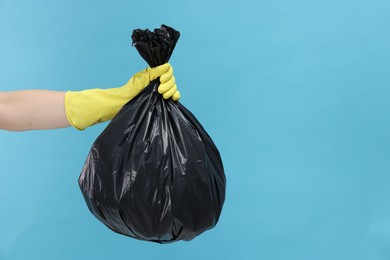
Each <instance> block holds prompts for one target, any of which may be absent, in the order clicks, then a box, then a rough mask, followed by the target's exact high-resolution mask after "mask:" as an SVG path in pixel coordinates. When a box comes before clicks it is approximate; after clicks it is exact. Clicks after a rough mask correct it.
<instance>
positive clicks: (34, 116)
mask: <svg viewBox="0 0 390 260" xmlns="http://www.w3.org/2000/svg"><path fill="white" fill-rule="evenodd" d="M64 98H65V92H58V91H48V90H22V91H14V92H0V129H4V130H9V131H25V130H37V129H53V128H62V127H68V126H70V123H69V121H68V119H67V118H66V114H65V107H64Z"/></svg>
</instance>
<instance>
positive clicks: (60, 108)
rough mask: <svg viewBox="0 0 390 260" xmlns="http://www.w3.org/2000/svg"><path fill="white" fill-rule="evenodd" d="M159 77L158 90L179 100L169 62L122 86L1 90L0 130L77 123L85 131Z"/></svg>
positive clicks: (143, 71) (53, 126)
mask: <svg viewBox="0 0 390 260" xmlns="http://www.w3.org/2000/svg"><path fill="white" fill-rule="evenodd" d="M157 78H159V79H160V86H159V88H158V92H159V93H160V94H162V95H163V98H165V99H169V98H171V99H172V100H174V101H178V100H179V98H180V92H179V91H178V90H177V86H176V81H175V77H174V76H173V69H172V67H171V65H170V64H168V63H166V64H163V65H161V66H157V67H154V68H147V69H145V70H142V71H140V72H138V73H136V74H135V75H134V76H133V77H131V78H130V80H129V81H128V82H127V83H126V84H125V85H123V86H122V87H119V88H111V89H89V90H84V91H77V92H72V91H68V92H59V91H48V90H22V91H14V92H0V129H4V130H9V131H25V130H39V129H53V128H63V127H68V126H73V127H74V128H76V129H79V130H83V129H85V128H87V127H89V126H91V125H94V124H97V123H101V122H105V121H107V120H110V119H112V118H113V117H114V116H115V115H116V113H118V111H119V110H120V109H121V107H122V106H123V105H124V104H126V103H127V102H128V101H129V100H131V99H132V98H134V97H135V96H136V95H137V94H138V93H139V92H140V91H141V90H142V89H143V88H145V87H146V86H147V85H149V83H150V82H151V81H152V80H155V79H157Z"/></svg>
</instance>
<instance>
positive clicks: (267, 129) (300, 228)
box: [0, 0, 390, 260]
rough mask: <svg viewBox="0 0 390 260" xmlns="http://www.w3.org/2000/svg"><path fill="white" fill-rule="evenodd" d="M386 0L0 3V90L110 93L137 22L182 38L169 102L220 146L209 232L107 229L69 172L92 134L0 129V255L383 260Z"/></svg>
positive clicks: (388, 248) (389, 240)
mask: <svg viewBox="0 0 390 260" xmlns="http://www.w3.org/2000/svg"><path fill="white" fill-rule="evenodd" d="M389 13H390V2H389V1H385V0H354V1H352V0H341V1H340V0H319V1H309V0H297V1H281V0H249V1H211V0H197V1H179V0H167V1H156V0H148V1H92V0H90V1H74V0H73V1H61V2H60V1H49V0H46V1H45V0H37V1H27V0H18V1H16V0H6V1H1V0H0V91H11V90H19V89H51V90H62V91H65V90H79V89H80V90H81V89H87V88H95V87H99V88H109V87H117V86H120V85H121V84H123V83H125V82H126V81H127V79H128V78H129V77H131V75H132V74H134V73H135V72H137V71H139V70H141V69H143V68H144V67H146V63H145V62H144V61H143V60H142V59H141V57H140V56H139V55H138V53H137V52H136V50H135V48H133V47H131V38H130V35H131V32H132V30H133V29H135V28H155V27H159V26H160V24H162V23H165V24H167V25H170V26H173V27H174V28H176V29H178V30H179V31H181V33H182V37H181V38H180V40H179V42H178V45H177V48H176V50H175V52H174V54H173V56H172V59H171V63H172V65H173V66H174V68H175V76H176V79H177V83H178V86H179V88H180V90H181V93H182V100H181V101H182V103H183V104H184V105H185V106H187V107H188V108H189V109H190V110H191V111H192V112H193V113H194V114H195V115H196V116H197V117H198V119H199V120H200V121H201V122H202V123H203V125H204V127H205V128H206V130H207V131H208V132H209V134H210V135H211V136H212V137H213V139H214V141H215V143H216V144H217V146H218V147H219V149H220V152H221V155H222V158H223V161H224V165H225V170H226V175H227V178H228V190H227V199H226V203H225V207H224V210H223V214H222V216H221V219H220V222H219V224H218V225H217V227H216V228H215V229H213V230H211V231H208V232H206V233H204V234H203V235H201V236H199V237H198V238H196V239H194V240H193V241H191V242H178V243H174V244H169V245H159V244H153V243H146V242H141V241H137V240H134V239H131V238H127V237H123V236H120V235H117V234H115V233H113V232H111V231H110V230H108V229H107V228H106V227H105V226H103V225H102V224H101V223H100V222H98V221H97V220H96V219H95V218H94V217H93V216H92V215H91V214H90V212H89V211H88V209H87V207H86V205H85V203H84V201H83V198H82V195H81V193H80V191H79V187H78V184H77V178H78V175H79V173H80V170H81V167H82V165H83V163H84V160H85V157H86V155H87V153H88V151H89V148H90V146H91V144H92V142H93V141H94V139H95V138H96V137H97V136H98V134H99V133H100V132H101V131H102V130H103V129H104V126H105V125H100V126H95V127H92V128H90V129H88V130H86V131H83V132H79V131H76V130H73V129H71V128H69V129H61V130H52V131H35V132H22V133H12V132H5V131H0V160H1V164H0V259H1V260H3V259H5V260H8V259H11V260H16V259H17V260H29V259H40V260H46V259H50V260H51V259H55V260H57V259H59V260H62V259H64V260H65V259H66V260H69V259H94V260H99V259H153V260H154V259H170V260H174V259H186V260H190V259H194V260H195V259H196V260H199V259H250V260H252V259H267V260H268V259H283V260H285V259H299V260H302V259H310V260H312V259H316V260H319V259H324V260H329V259H332V260H335V259H343V260H345V259H354V260H359V259H370V260H374V259H390V171H389V169H390V120H389V119H390V116H389V113H390V104H389V101H390V89H389V88H390V51H389V46H390V16H389Z"/></svg>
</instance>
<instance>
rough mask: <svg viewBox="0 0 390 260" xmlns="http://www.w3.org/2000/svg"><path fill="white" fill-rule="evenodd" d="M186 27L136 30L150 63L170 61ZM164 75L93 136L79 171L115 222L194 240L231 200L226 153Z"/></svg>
mask: <svg viewBox="0 0 390 260" xmlns="http://www.w3.org/2000/svg"><path fill="white" fill-rule="evenodd" d="M179 36H180V33H179V32H178V31H176V30H174V29H173V28H171V27H168V26H165V25H162V26H161V28H160V29H155V30H154V31H149V30H147V29H146V30H140V29H137V30H134V31H133V34H132V40H133V45H134V46H135V47H136V49H137V50H138V52H139V53H140V55H141V56H142V57H143V58H144V59H145V60H146V62H147V63H148V64H149V65H150V66H151V67H155V66H158V65H162V64H164V63H166V62H168V60H169V58H170V56H171V54H172V51H173V49H174V47H175V45H176V42H177V40H178V38H179ZM158 86H159V80H158V79H157V80H155V81H152V82H151V83H150V84H149V86H147V87H146V88H145V89H144V90H143V91H142V92H141V93H140V94H139V95H138V96H137V97H135V98H134V99H132V100H131V101H129V102H128V103H127V104H125V105H124V106H123V107H122V109H121V110H120V111H119V112H118V114H117V115H116V116H115V117H114V119H113V120H112V121H111V122H110V124H109V125H108V126H107V127H106V129H105V130H104V131H103V132H102V133H101V134H100V136H99V137H98V138H97V139H96V141H95V142H94V143H93V145H92V148H91V150H90V152H89V154H88V157H87V159H86V162H85V164H84V166H83V169H82V172H81V175H80V177H79V185H80V188H81V191H82V193H83V196H84V199H85V201H86V203H87V205H88V208H89V209H90V211H91V212H92V213H93V215H94V216H95V217H96V218H98V219H99V220H100V221H101V222H103V223H104V224H105V225H106V226H107V227H109V228H110V229H111V230H113V231H115V232H117V233H119V234H122V235H126V236H129V237H133V238H136V239H140V240H146V241H153V242H158V243H169V242H174V241H178V240H187V241H188V240H191V239H193V238H194V237H196V236H198V235H199V234H201V233H202V232H204V231H206V230H209V229H211V228H213V227H214V226H215V225H216V224H217V222H218V219H219V216H220V214H221V210H222V206H223V203H224V200H225V188H226V179H225V174H224V170H223V165H222V161H221V157H220V154H219V152H218V150H217V148H216V146H215V145H214V143H213V141H212V140H211V138H210V137H209V135H208V134H207V133H206V131H205V130H204V129H203V127H202V125H201V124H200V123H199V122H198V120H197V119H196V118H195V116H194V115H193V114H192V113H191V112H190V111H188V110H187V109H186V108H185V107H184V106H183V105H182V104H180V103H179V102H175V101H172V100H164V99H163V97H162V96H161V95H160V94H159V93H158V91H157V88H158Z"/></svg>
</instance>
